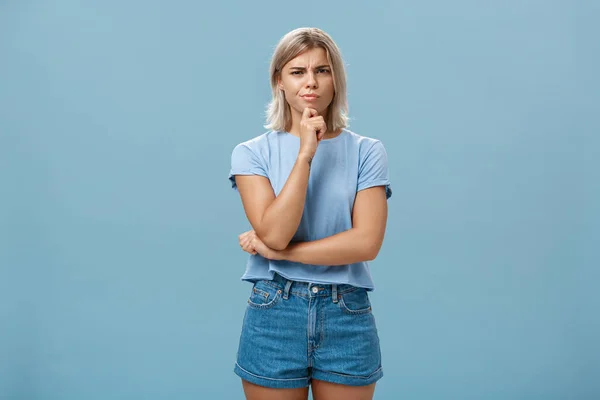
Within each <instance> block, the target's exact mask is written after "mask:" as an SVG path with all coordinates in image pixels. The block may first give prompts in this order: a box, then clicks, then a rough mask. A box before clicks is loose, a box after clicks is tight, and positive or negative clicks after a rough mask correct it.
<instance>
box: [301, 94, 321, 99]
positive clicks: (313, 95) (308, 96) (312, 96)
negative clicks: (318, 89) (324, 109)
mask: <svg viewBox="0 0 600 400" xmlns="http://www.w3.org/2000/svg"><path fill="white" fill-rule="evenodd" d="M301 97H302V98H303V99H306V100H314V99H316V98H318V97H319V96H317V95H316V94H304V95H302V96H301Z"/></svg>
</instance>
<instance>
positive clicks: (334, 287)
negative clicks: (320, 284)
mask: <svg viewBox="0 0 600 400" xmlns="http://www.w3.org/2000/svg"><path fill="white" fill-rule="evenodd" d="M331 298H332V299H333V302H334V303H337V302H338V294H337V285H336V284H333V285H331Z"/></svg>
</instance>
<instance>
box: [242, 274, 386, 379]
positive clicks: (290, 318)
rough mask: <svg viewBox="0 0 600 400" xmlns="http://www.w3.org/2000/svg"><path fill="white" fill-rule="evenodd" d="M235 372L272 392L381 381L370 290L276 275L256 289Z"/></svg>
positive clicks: (254, 289) (246, 314) (250, 300)
mask: <svg viewBox="0 0 600 400" xmlns="http://www.w3.org/2000/svg"><path fill="white" fill-rule="evenodd" d="M234 372H235V373H236V374H237V375H238V376H240V377H241V378H243V379H245V380H247V381H249V382H251V383H254V384H257V385H261V386H266V387H272V388H301V387H306V386H308V385H310V381H311V379H312V378H314V379H319V380H323V381H327V382H333V383H338V384H342V385H352V386H362V385H368V384H371V383H373V382H375V381H377V380H378V379H380V378H381V377H382V376H383V370H382V368H381V351H380V347H379V337H378V335H377V328H376V326H375V318H374V316H373V312H372V309H371V303H370V301H369V295H368V292H367V290H366V289H364V288H359V287H355V286H351V285H324V284H316V283H308V282H297V281H291V280H288V279H285V278H284V277H282V276H281V275H278V274H275V277H274V279H273V280H261V281H258V282H256V283H254V285H253V287H252V290H251V292H250V297H249V299H248V306H247V307H246V313H245V315H244V321H243V325H242V332H241V335H240V343H239V348H238V352H237V361H236V363H235V368H234Z"/></svg>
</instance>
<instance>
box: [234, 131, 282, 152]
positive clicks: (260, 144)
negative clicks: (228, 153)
mask: <svg viewBox="0 0 600 400" xmlns="http://www.w3.org/2000/svg"><path fill="white" fill-rule="evenodd" d="M276 135H277V132H275V131H268V132H264V133H262V134H260V135H258V136H255V137H253V138H251V139H248V140H245V141H243V142H241V143H238V144H237V145H236V146H235V147H234V150H236V149H239V148H246V149H250V150H254V151H257V150H260V149H262V148H264V147H266V146H268V145H269V142H270V141H272V140H273V139H274V138H275V136H276Z"/></svg>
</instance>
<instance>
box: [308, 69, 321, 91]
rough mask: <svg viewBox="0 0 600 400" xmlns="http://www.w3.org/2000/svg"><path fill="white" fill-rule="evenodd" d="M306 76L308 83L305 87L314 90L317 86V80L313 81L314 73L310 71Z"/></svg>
mask: <svg viewBox="0 0 600 400" xmlns="http://www.w3.org/2000/svg"><path fill="white" fill-rule="evenodd" d="M306 75H307V76H308V81H307V82H306V87H311V88H316V87H317V86H319V84H318V83H317V80H316V79H315V73H314V72H312V71H311V72H309V73H308V74H306Z"/></svg>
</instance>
